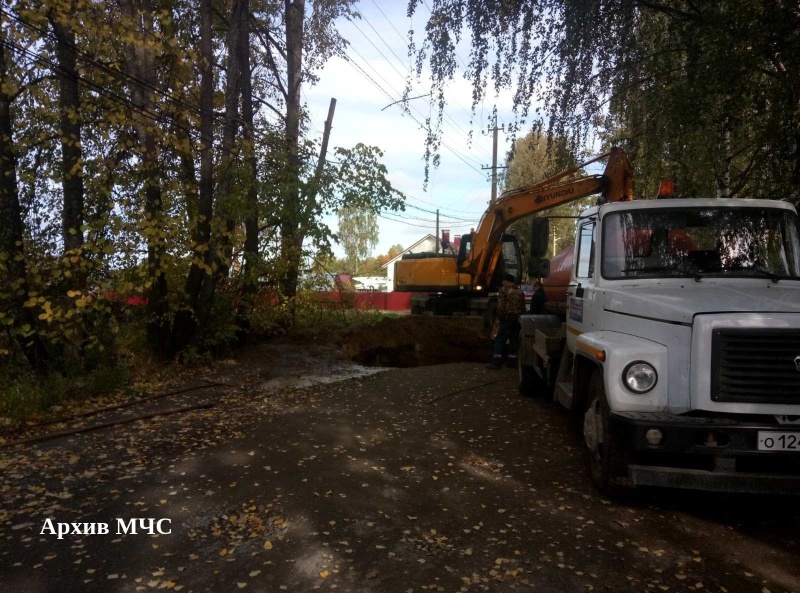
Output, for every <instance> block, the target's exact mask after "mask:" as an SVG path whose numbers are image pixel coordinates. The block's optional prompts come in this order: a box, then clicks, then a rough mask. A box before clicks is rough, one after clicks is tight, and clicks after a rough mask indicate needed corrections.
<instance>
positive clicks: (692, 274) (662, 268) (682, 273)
mask: <svg viewBox="0 0 800 593" xmlns="http://www.w3.org/2000/svg"><path fill="white" fill-rule="evenodd" d="M621 272H622V273H623V274H630V273H631V272H639V273H642V274H650V273H652V272H673V273H672V274H670V276H674V277H678V276H681V277H688V278H695V279H697V278H699V277H700V275H699V274H697V273H695V272H688V271H686V270H681V269H680V268H678V267H675V266H645V267H644V268H625V269H623V270H621Z"/></svg>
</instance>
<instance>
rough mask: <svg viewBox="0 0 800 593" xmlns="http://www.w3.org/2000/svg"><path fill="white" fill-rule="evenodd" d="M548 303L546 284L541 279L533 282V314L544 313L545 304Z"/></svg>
mask: <svg viewBox="0 0 800 593" xmlns="http://www.w3.org/2000/svg"><path fill="white" fill-rule="evenodd" d="M545 303H547V295H545V293H544V286H542V283H541V282H540V281H538V280H537V281H536V282H534V283H533V296H532V297H531V311H530V313H531V315H543V314H544V306H545Z"/></svg>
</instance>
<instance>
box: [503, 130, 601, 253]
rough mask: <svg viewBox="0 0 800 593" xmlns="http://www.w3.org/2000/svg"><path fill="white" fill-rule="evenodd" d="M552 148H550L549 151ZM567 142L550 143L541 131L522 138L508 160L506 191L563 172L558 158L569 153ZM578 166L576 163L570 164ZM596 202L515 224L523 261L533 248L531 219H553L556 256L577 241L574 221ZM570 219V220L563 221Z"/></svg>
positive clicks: (552, 247)
mask: <svg viewBox="0 0 800 593" xmlns="http://www.w3.org/2000/svg"><path fill="white" fill-rule="evenodd" d="M548 148H549V149H548ZM566 150H567V148H566V142H564V141H563V140H561V139H556V140H554V141H549V139H548V138H547V137H545V136H544V134H543V133H541V132H539V131H538V130H532V131H531V132H528V133H527V134H526V135H525V136H523V137H522V138H518V139H517V140H516V142H515V143H514V149H513V150H512V152H511V155H510V156H509V159H508V161H507V168H506V169H505V176H504V179H503V185H504V187H505V189H517V188H521V187H524V186H526V185H530V184H533V183H536V182H539V181H542V180H543V179H546V178H548V177H551V176H552V175H555V174H556V173H558V172H559V171H560V170H561V169H562V165H561V163H562V162H563V161H562V160H561V159H559V158H558V157H556V156H555V155H556V154H557V153H558V152H559V151H566ZM570 164H571V165H572V166H574V165H575V160H574V159H573V161H572V162H571V163H570ZM593 202H594V198H591V197H589V198H583V199H580V200H576V201H575V202H571V203H569V204H563V205H561V206H556V207H555V208H552V209H550V210H546V211H544V212H540V213H537V214H533V215H531V216H528V217H525V218H523V219H521V220H518V221H517V222H515V223H513V224H512V225H511V226H510V227H509V231H508V232H510V233H511V234H512V235H515V236H516V237H517V238H518V239H520V248H521V250H522V252H523V253H522V255H523V261H526V260H527V259H528V258H527V253H528V249H529V243H528V240H527V239H528V238H529V237H530V222H531V218H535V217H553V218H552V219H551V221H550V236H551V239H552V242H551V244H550V248H549V251H548V256H549V257H553V255H555V254H556V253H558V252H559V251H561V250H562V249H563V248H565V247H568V246H569V245H572V244H573V243H574V242H575V233H574V229H575V222H574V220H573V219H572V218H569V217H574V216H577V215H578V214H580V212H581V211H582V210H583V209H585V208H586V207H588V206H590V205H591V204H592V203H593ZM559 217H567V218H559Z"/></svg>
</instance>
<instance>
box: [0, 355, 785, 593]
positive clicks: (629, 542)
mask: <svg viewBox="0 0 800 593" xmlns="http://www.w3.org/2000/svg"><path fill="white" fill-rule="evenodd" d="M274 387H275V385H274V384H273V385H272V388H268V386H267V383H265V382H264V381H261V380H257V379H256V378H252V377H251V378H250V379H249V380H248V381H246V382H245V384H244V385H243V386H242V387H241V388H240V389H233V388H226V387H217V388H216V389H217V390H218V392H217V395H218V396H219V397H220V398H221V399H220V401H219V402H218V403H217V405H216V406H215V407H213V408H208V409H201V410H194V411H190V412H186V413H184V414H173V415H170V416H163V417H156V418H151V419H149V420H144V421H141V422H137V423H133V424H127V425H122V426H117V427H113V428H108V429H105V430H101V431H96V432H90V433H86V434H79V435H74V436H71V437H68V438H62V439H57V440H53V441H48V442H45V443H40V444H38V445H35V446H28V447H17V448H12V449H5V450H2V451H0V467H1V468H2V475H1V476H0V589H2V590H3V591H9V592H12V591H19V592H24V593H29V592H30V593H33V592H39V591H56V590H58V591H75V592H77V591H86V592H90V591H103V592H106V591H114V592H116V591H120V592H123V591H125V592H127V591H139V590H151V589H156V590H157V589H166V590H174V591H195V592H200V591H215V592H217V591H245V592H246V591H265V592H266V591H270V592H272V591H282V590H289V591H308V590H316V589H322V590H338V591H368V592H394V591H398V592H403V591H448V592H449V591H506V590H509V591H511V590H522V591H525V590H533V591H545V592H562V591H654V592H658V591H685V590H691V591H714V592H717V591H730V592H734V591H735V592H755V593H763V592H764V591H770V592H773V593H775V592H778V591H800V511H798V507H797V502H798V501H797V500H796V499H795V500H793V501H783V500H771V499H764V498H726V497H720V496H699V495H685V494H676V493H659V494H656V495H649V496H646V497H645V498H644V499H643V500H639V501H636V502H634V503H632V504H617V503H615V502H612V501H609V500H605V499H603V498H602V497H600V496H599V495H598V494H597V493H596V492H595V491H594V490H593V488H592V486H591V485H590V484H589V482H588V480H587V477H586V473H585V472H584V454H583V450H582V443H581V438H580V436H579V434H578V431H577V429H576V427H575V423H574V421H573V420H572V419H571V418H570V417H569V416H568V414H567V413H566V412H563V411H562V410H561V409H559V408H557V407H555V406H553V405H552V404H550V403H548V402H545V401H542V400H536V399H524V398H521V397H519V396H518V395H517V393H516V383H515V374H514V373H513V372H512V371H506V370H503V371H500V372H492V371H489V370H487V369H485V367H484V366H483V365H480V364H475V363H460V364H448V365H440V366H432V367H419V368H405V369H394V370H388V371H385V372H381V373H378V374H375V375H372V376H368V377H362V378H355V379H347V380H344V381H342V382H339V383H334V384H329V385H322V384H313V385H310V386H306V387H305V388H303V389H294V390H290V389H286V388H285V387H281V388H280V389H277V390H276V389H275V388H274ZM203 397H208V394H207V393H206V394H205V395H204V396H203ZM48 517H49V518H51V519H52V520H53V521H54V522H69V523H84V524H86V523H107V524H108V525H109V527H110V533H109V534H108V535H78V534H70V535H65V536H64V539H62V540H59V539H57V536H55V535H50V534H47V533H45V534H41V532H42V528H43V524H44V522H45V519H46V518H48ZM137 517H145V518H154V519H156V520H158V519H170V520H171V523H170V524H169V526H170V527H171V533H170V534H169V535H154V536H151V535H147V534H142V533H139V534H137V535H131V534H128V535H118V534H117V533H116V531H117V519H118V518H119V519H123V520H125V521H128V520H129V519H131V518H137ZM166 525H167V524H166V523H162V526H164V527H166Z"/></svg>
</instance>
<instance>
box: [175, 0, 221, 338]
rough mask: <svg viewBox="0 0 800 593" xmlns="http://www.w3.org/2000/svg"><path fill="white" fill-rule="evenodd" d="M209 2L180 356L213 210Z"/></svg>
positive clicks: (191, 323)
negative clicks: (196, 186)
mask: <svg viewBox="0 0 800 593" xmlns="http://www.w3.org/2000/svg"><path fill="white" fill-rule="evenodd" d="M211 12H212V3H211V0H201V2H200V187H199V189H198V200H197V204H196V214H197V217H196V224H195V225H194V227H193V229H192V231H193V232H192V242H193V243H194V245H193V250H194V254H193V255H194V258H193V260H192V265H191V267H190V268H189V275H188V276H187V278H186V285H185V292H186V301H187V305H188V310H182V311H180V312H179V313H178V314H177V315H176V318H175V327H174V332H173V333H174V346H175V350H176V351H178V352H180V351H181V350H183V349H184V348H185V347H186V345H187V344H189V343H190V342H191V341H192V339H193V338H194V335H195V332H196V330H197V323H196V318H195V313H196V312H197V309H198V305H199V301H200V293H201V290H202V287H203V283H204V281H207V280H208V278H209V275H208V271H207V270H208V269H209V267H210V265H211V263H212V262H211V259H210V256H211V250H210V249H209V248H210V241H211V217H212V216H213V209H214V113H213V112H214V70H213V65H214V53H213V47H212V33H211Z"/></svg>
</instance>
